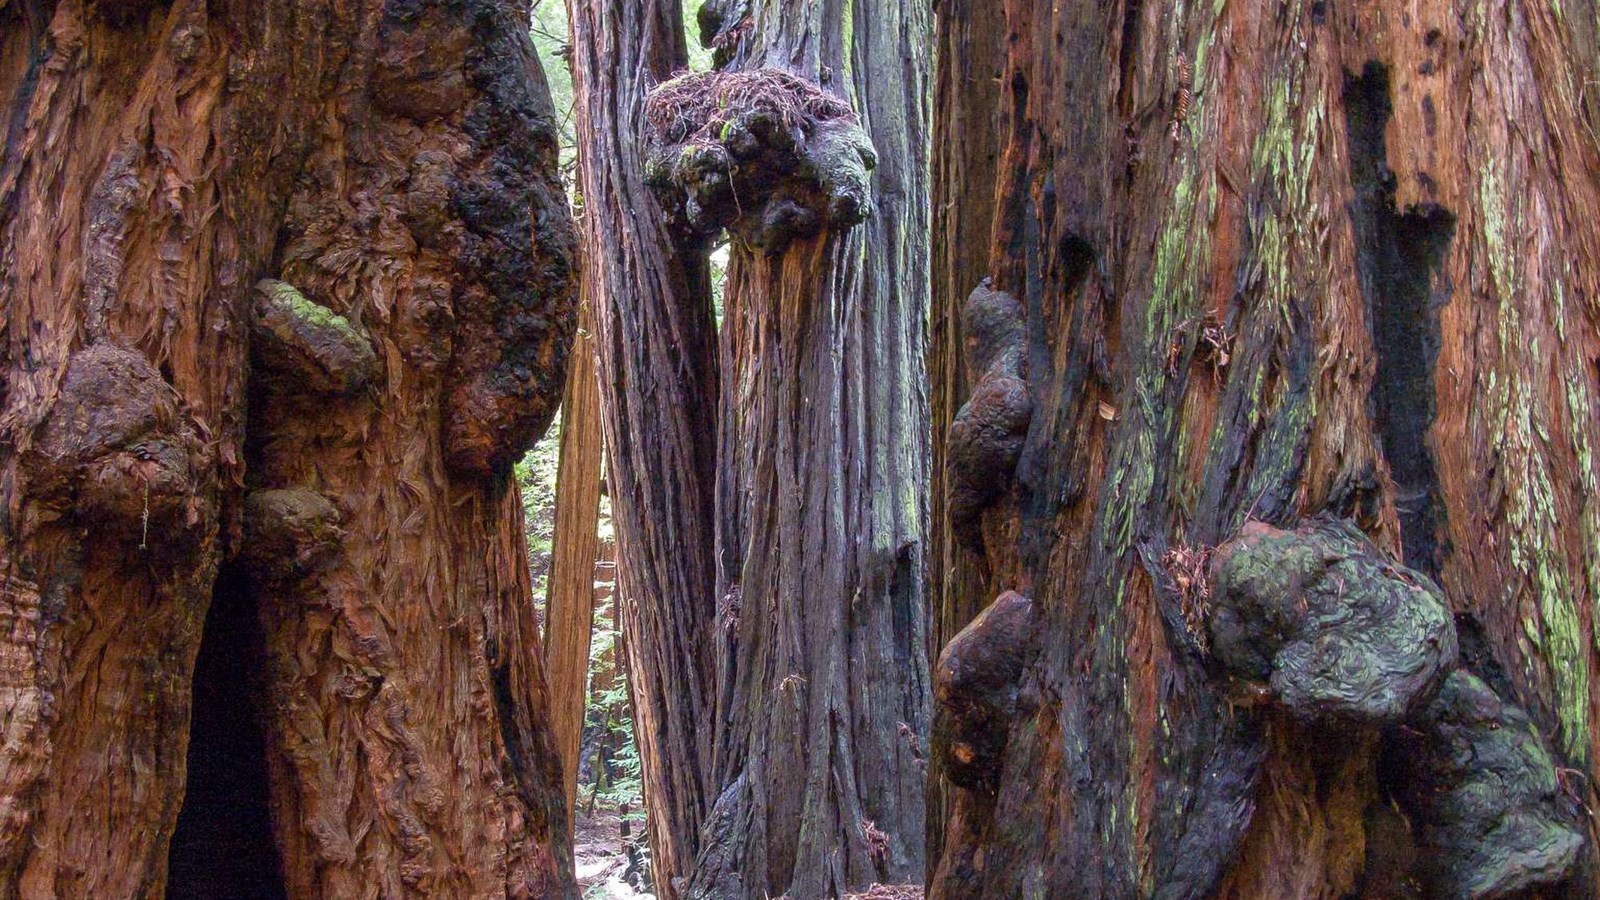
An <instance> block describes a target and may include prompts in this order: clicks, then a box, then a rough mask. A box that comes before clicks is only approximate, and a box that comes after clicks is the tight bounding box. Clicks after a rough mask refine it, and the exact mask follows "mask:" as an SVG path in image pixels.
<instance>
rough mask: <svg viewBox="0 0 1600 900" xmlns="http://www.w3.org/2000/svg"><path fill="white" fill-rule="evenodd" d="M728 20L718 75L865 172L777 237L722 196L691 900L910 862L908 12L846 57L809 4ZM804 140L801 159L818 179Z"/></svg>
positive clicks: (915, 415) (920, 227)
mask: <svg viewBox="0 0 1600 900" xmlns="http://www.w3.org/2000/svg"><path fill="white" fill-rule="evenodd" d="M750 16H751V20H750V21H749V22H748V23H746V24H744V25H741V24H740V23H739V22H732V21H723V22H720V23H718V24H719V25H720V28H719V29H718V30H719V32H720V33H721V34H723V35H736V36H735V37H733V38H732V40H731V42H728V43H724V47H725V50H724V52H725V53H728V54H729V55H730V56H731V57H732V59H731V60H730V64H731V68H732V69H735V70H742V71H745V72H754V71H762V70H768V71H770V70H771V69H779V70H784V71H791V72H795V73H797V74H799V75H801V76H802V77H804V78H806V79H808V80H810V81H811V82H812V83H815V84H820V85H821V86H822V87H823V89H824V90H832V91H837V92H839V93H840V94H842V95H845V96H847V97H849V98H850V99H851V100H852V101H853V104H852V105H853V106H854V107H855V109H856V110H857V111H858V115H859V116H860V127H861V129H862V131H863V132H864V134H865V136H866V137H867V139H868V140H869V141H870V143H871V145H872V147H873V150H874V152H875V154H876V167H875V169H874V171H873V173H872V178H871V191H872V204H873V205H872V208H871V213H870V215H869V216H868V217H867V218H866V221H865V222H864V223H863V224H862V225H861V226H859V227H857V228H855V229H851V230H849V231H840V230H837V229H831V230H825V231H823V232H822V233H821V234H819V235H817V236H815V237H801V238H798V239H795V240H793V242H792V243H790V242H784V243H771V241H773V240H774V238H773V237H772V235H771V234H770V232H765V233H762V234H760V235H759V236H758V237H757V238H754V239H753V238H751V237H750V236H748V235H747V234H745V230H746V229H748V228H749V227H750V225H749V224H748V223H749V222H756V223H759V224H760V225H762V226H764V225H765V222H763V221H762V216H763V215H765V217H766V220H767V221H770V220H771V218H772V215H771V210H772V209H773V208H774V207H775V206H776V205H777V204H778V203H780V202H782V201H781V200H774V201H772V205H770V206H768V207H767V209H766V210H763V209H762V200H761V199H760V198H752V197H739V196H738V194H739V190H738V187H737V186H736V187H735V189H734V193H735V196H736V198H737V199H738V200H739V201H740V202H742V204H744V205H745V206H746V207H747V208H746V209H743V210H740V211H739V212H738V213H737V216H738V217H737V218H736V219H735V220H733V221H731V222H729V223H728V224H729V227H730V229H731V230H732V231H733V232H734V234H735V240H734V243H733V252H732V256H731V264H730V269H729V278H728V284H727V288H726V293H725V300H724V308H725V312H724V316H725V321H724V326H723V328H724V332H723V356H722V361H723V365H724V382H723V403H722V412H723V421H722V426H721V427H722V442H721V447H722V455H721V457H720V459H719V468H720V480H719V489H718V496H719V511H718V512H719V524H718V527H719V532H718V552H719V556H718V564H719V577H720V583H721V585H722V590H721V594H722V595H723V596H728V597H736V598H738V600H737V603H738V606H737V607H735V608H734V610H733V611H731V613H730V615H731V616H732V617H733V619H734V624H733V625H731V626H730V627H729V629H728V631H727V638H728V639H727V640H726V642H725V647H724V649H723V650H722V654H723V658H726V659H727V660H729V666H728V668H726V669H724V670H722V671H723V678H722V682H721V688H720V689H719V692H718V697H719V722H726V723H727V730H726V732H725V733H724V734H721V735H719V740H718V746H717V760H716V766H717V768H716V783H717V784H718V785H719V786H720V788H721V795H720V797H719V798H718V800H717V803H716V806H715V808H714V809H713V811H712V812H711V814H710V820H709V821H708V823H707V826H706V829H705V834H704V837H703V839H702V840H703V846H702V848H701V858H700V860H699V861H698V864H697V868H696V873H695V880H694V886H693V889H692V890H691V894H694V895H696V896H704V897H760V896H762V895H763V894H764V893H765V894H768V895H772V896H777V895H779V894H784V893H788V894H791V895H792V896H796V897H828V896H836V895H838V894H840V893H841V892H843V891H844V890H845V889H846V888H849V887H858V886H861V885H864V884H869V883H871V882H872V881H874V880H883V881H905V880H911V879H915V878H917V877H918V876H920V873H921V871H922V867H923V862H922V860H923V855H922V851H923V841H924V836H923V834H922V823H923V797H922V781H923V774H924V768H923V764H922V760H921V752H922V748H921V742H922V741H924V740H925V739H926V735H927V733H928V731H927V711H926V710H927V705H926V704H927V697H928V694H927V691H928V681H927V668H926V662H925V659H926V657H925V656H924V655H923V654H924V650H923V648H924V647H925V646H926V643H925V642H926V635H927V625H926V620H925V606H924V604H925V602H926V601H925V593H924V589H923V584H924V581H923V579H924V577H925V572H924V567H925V558H924V554H925V546H924V532H925V530H926V529H925V526H924V520H925V516H926V511H925V507H924V503H925V501H924V495H923V493H922V492H923V490H924V486H925V484H926V462H925V459H926V454H927V443H926V438H925V431H924V428H925V425H924V424H923V423H924V422H925V421H926V418H925V417H926V408H927V400H926V394H925V391H924V389H923V386H922V384H923V382H922V379H923V365H924V363H923V342H924V337H923V330H924V327H925V326H924V317H925V305H924V304H925V297H926V295H927V277H926V265H925V260H926V243H925V242H926V233H927V212H926V207H925V205H924V204H925V200H924V197H925V196H926V180H925V177H926V176H925V174H924V173H925V171H926V163H925V158H926V157H925V149H924V148H925V144H924V141H925V135H926V127H925V121H926V116H927V112H926V101H925V98H924V91H925V89H926V82H925V79H926V73H927V49H926V44H927V27H928V25H929V22H928V17H927V16H926V14H925V13H924V12H923V11H922V9H921V8H920V7H919V6H917V5H916V4H900V3H862V4H857V5H856V6H855V7H854V19H853V21H852V22H851V23H850V25H851V26H852V28H851V40H850V41H849V43H848V44H847V43H846V41H845V40H844V25H845V23H844V22H843V20H842V18H841V17H840V16H839V15H838V14H837V13H836V12H835V11H834V10H833V9H832V8H830V7H828V6H827V5H826V4H811V3H767V4H762V3H757V4H754V6H753V7H752V9H751V12H750ZM704 19H705V17H704V16H703V24H706V23H705V21H704ZM708 30H709V29H708ZM847 57H848V59H849V64H848V65H847V63H846V58H847ZM847 71H849V72H851V73H852V81H851V83H850V84H848V85H845V84H841V83H840V79H842V77H843V73H845V72H847ZM834 73H838V74H834ZM820 130H821V127H819V131H820ZM808 140H809V141H810V144H809V146H808V147H807V148H806V152H810V153H814V154H817V155H823V161H821V162H819V163H816V165H817V167H818V168H819V169H822V170H824V171H828V170H829V169H830V167H831V166H834V165H838V164H837V163H835V162H832V161H829V160H827V159H826V156H825V154H826V153H827V152H829V150H828V149H826V148H825V146H824V145H823V140H822V139H821V138H820V136H818V135H812V136H811V137H810V138H808ZM781 177H789V178H793V177H796V176H794V175H791V174H783V175H782V176H781ZM802 177H803V176H802ZM824 187H825V190H826V191H832V192H833V196H832V198H831V199H830V202H832V203H836V202H837V200H838V197H840V196H848V195H847V193H845V192H843V191H840V189H839V186H838V185H837V183H834V184H825V186H824ZM780 190H781V189H780ZM758 240H759V241H768V242H769V243H766V244H765V245H762V246H757V245H756V241H758ZM777 240H780V241H781V240H782V239H781V238H778V239H777Z"/></svg>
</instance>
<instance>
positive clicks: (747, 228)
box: [645, 69, 877, 252]
mask: <svg viewBox="0 0 1600 900" xmlns="http://www.w3.org/2000/svg"><path fill="white" fill-rule="evenodd" d="M645 116H646V119H647V120H648V122H649V126H650V132H651V134H650V149H649V153H648V155H647V157H646V161H645V178H646V180H647V181H648V182H649V184H650V185H651V187H652V188H654V189H655V191H656V193H657V195H658V196H659V197H660V198H661V203H662V206H663V208H664V209H665V210H666V211H667V213H668V215H669V216H671V217H672V218H673V219H674V220H675V221H677V222H679V223H680V224H682V225H683V226H685V227H687V228H688V229H690V230H691V231H693V232H695V233H698V234H702V235H713V234H716V233H717V232H718V231H720V230H722V229H724V228H725V229H727V230H728V231H729V233H731V234H732V235H734V236H735V237H736V238H738V239H739V240H740V241H742V242H744V243H745V244H746V245H748V246H751V247H756V248H759V249H762V250H766V251H769V252H777V251H779V250H782V249H783V248H784V247H786V246H787V245H788V244H789V243H790V242H791V241H794V240H796V239H800V238H806V237H811V236H814V235H817V234H820V233H822V232H823V231H824V230H828V229H833V230H843V229H846V228H849V227H851V226H853V225H856V224H857V223H859V222H861V221H862V220H863V219H864V218H866V216H867V214H868V212H870V210H871V208H872V190H871V187H870V185H869V182H868V173H869V172H870V171H871V170H872V168H873V166H874V165H876V164H877V155H876V154H875V153H874V152H873V149H872V143H871V141H870V140H869V139H868V138H867V134H866V132H865V131H863V130H862V128H861V126H860V125H859V124H858V123H857V121H856V116H855V113H854V112H852V111H851V109H850V107H849V105H848V104H846V103H845V102H844V101H843V100H841V99H839V98H838V97H834V96H832V95H830V94H827V93H824V92H823V91H821V90H819V89H817V88H816V87H815V86H813V85H811V84H810V83H808V82H806V81H804V80H802V79H800V78H796V77H795V76H793V75H790V74H788V73H787V72H782V71H779V70H776V69H756V70H753V71H749V72H699V73H690V74H686V75H681V76H679V77H677V78H674V79H672V80H671V81H668V82H665V83H663V84H661V85H659V86H657V87H656V88H655V89H654V90H653V91H651V92H650V96H649V98H648V100H647V101H646V103H645Z"/></svg>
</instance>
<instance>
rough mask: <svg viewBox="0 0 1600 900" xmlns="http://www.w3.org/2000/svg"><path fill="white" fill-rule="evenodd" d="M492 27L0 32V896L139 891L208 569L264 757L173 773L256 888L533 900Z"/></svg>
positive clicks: (530, 281) (514, 122) (385, 15)
mask: <svg viewBox="0 0 1600 900" xmlns="http://www.w3.org/2000/svg"><path fill="white" fill-rule="evenodd" d="M526 30H527V22H526V14H525V11H522V10H520V9H518V8H516V6H515V5H514V4H510V3H501V2H495V0H482V2H479V0H468V2H462V3H457V4H451V5H449V7H448V8H435V7H433V6H431V5H424V4H414V3H406V2H399V0H390V2H386V3H385V2H377V0H373V2H364V3H356V4H328V3H320V2H310V0H296V2H291V0H271V2H266V3H258V2H251V3H220V4H219V3H202V2H192V0H175V2H173V3H171V4H161V3H151V2H118V3H112V2H99V3H84V2H78V0H62V2H54V3H52V2H42V3H40V2H34V3H24V4H17V3H10V4H0V107H3V108H5V109H7V110H9V111H11V115H10V116H8V119H7V124H6V125H5V128H6V129H7V131H6V140H5V143H4V145H3V146H4V151H3V155H0V367H3V370H4V380H3V382H0V431H3V433H4V439H3V440H0V485H3V494H4V504H5V505H4V513H3V517H0V534H3V541H0V572H3V578H4V585H5V588H4V593H3V604H0V615H3V616H4V618H5V621H6V622H8V623H10V624H9V626H8V627H7V629H6V632H7V639H6V642H5V646H6V648H7V649H6V650H5V651H4V656H5V658H6V659H7V660H9V662H8V663H7V664H6V665H5V666H4V667H3V669H4V674H3V676H0V679H3V684H4V690H3V691H0V706H3V713H0V721H3V722H4V723H5V725H4V728H5V731H6V739H5V741H4V748H3V749H0V772H3V773H4V775H3V778H0V809H3V810H4V813H3V814H0V885H3V890H0V893H3V894H5V895H7V896H23V897H30V898H32V897H57V896H59V897H97V898H98V897H136V896H137V897H159V896H162V895H163V893H164V889H165V882H166V878H167V854H168V846H169V841H170V840H171V839H172V836H173V831H174V827H175V823H176V821H177V819H178V816H179V810H180V804H181V802H182V800H183V797H184V786H185V746H186V743H187V737H188V734H189V725H190V696H191V681H190V679H191V674H192V671H193V668H194V663H195V657H196V652H197V649H198V648H199V645H200V637H201V625H202V622H203V621H204V619H205V617H206V615H207V608H208V605H212V604H211V601H212V592H213V585H214V583H218V578H217V576H218V572H219V569H220V570H222V571H224V572H226V573H228V574H227V575H226V578H225V579H224V580H225V583H226V584H227V585H228V587H227V588H226V589H219V590H218V594H217V599H216V604H218V605H227V606H228V607H230V608H229V609H228V610H227V612H228V615H226V616H223V617H222V618H221V620H220V621H223V622H228V623H233V624H234V625H235V626H236V627H237V628H238V629H239V632H238V633H232V634H222V635H218V636H217V638H216V639H217V640H221V641H226V642H227V645H228V646H229V647H231V648H236V649H237V651H238V655H237V656H236V657H234V658H233V660H232V661H231V665H232V666H233V667H235V668H237V667H247V668H248V670H249V671H250V675H251V678H250V679H249V681H250V682H252V683H253V685H254V698H253V699H254V704H255V708H256V711H257V715H258V718H259V721H260V724H261V730H262V733H263V738H264V744H265V749H264V751H262V750H260V749H259V748H257V750H256V751H255V752H257V753H261V752H264V754H265V756H266V759H265V760H261V759H259V758H254V759H249V758H241V757H239V756H237V755H229V753H232V752H235V751H237V750H238V748H239V747H241V746H245V745H243V744H239V745H233V746H232V749H229V747H228V746H223V747H222V755H221V756H208V755H205V754H201V755H199V756H197V757H196V761H197V764H198V765H201V766H203V767H207V768H208V769H209V768H210V767H221V768H222V769H223V770H224V771H226V772H229V773H246V772H253V771H261V772H264V773H265V774H266V777H268V778H269V779H270V788H268V787H267V786H266V785H263V792H264V793H265V794H266V795H267V796H268V797H269V798H270V800H269V802H270V806H271V809H272V817H271V821H272V823H273V826H274V831H275V834H272V835H269V834H265V833H261V834H255V835H251V836H250V837H251V838H252V839H253V840H254V842H255V843H256V844H258V845H259V844H267V843H269V842H275V843H276V845H277V848H278V851H279V853H278V854H276V855H277V856H279V857H280V859H281V862H280V864H278V865H271V864H270V863H269V864H268V866H267V868H264V869H263V870H262V871H259V872H253V873H250V874H251V875H252V876H253V878H254V879H255V880H256V881H257V882H258V886H260V884H261V883H266V882H270V881H274V880H277V879H279V878H280V877H281V879H282V882H283V886H284V888H286V889H287V890H288V891H289V892H290V893H291V894H292V895H293V896H297V897H321V896H326V897H349V896H363V895H369V894H371V895H381V896H399V895H401V894H404V893H421V894H433V895H451V896H490V895H510V896H530V897H533V896H536V897H550V896H568V895H572V894H573V893H574V887H573V882H572V877H571V872H570V853H569V849H568V847H567V835H566V822H565V816H564V814H563V808H562V804H561V792H560V791H561V788H560V780H559V771H560V768H559V761H558V758H557V756H556V752H555V748H554V746H553V744H552V743H551V742H550V739H549V734H548V722H547V713H546V702H547V699H546V690H545V686H544V683H543V673H542V669H541V665H540V662H539V654H538V639H537V634H536V633H535V629H534V625H533V618H532V609H531V604H530V602H529V596H528V594H529V589H528V582H527V571H526V565H525V562H524V557H525V549H524V547H523V543H522V538H521V532H520V508H519V503H518V501H517V497H516V491H515V488H514V486H513V485H512V484H511V482H510V480H509V478H508V473H507V470H508V467H509V465H510V463H511V462H512V461H513V460H514V459H515V458H516V457H517V456H518V455H520V453H521V452H522V451H523V450H525V449H526V447H527V446H528V444H529V443H531V442H532V440H534V439H535V438H536V437H537V436H538V435H539V434H540V433H541V432H542V431H543V429H544V428H545V426H546V424H547V423H548V421H549V416H550V413H551V411H552V410H553V408H554V406H555V403H556V401H557V399H558V397H559V393H560V385H561V381H562V377H563V373H564V370H565V354H566V346H567V343H568V341H569V340H570V336H571V327H572V326H571V321H572V317H571V313H572V298H571V291H570V285H571V253H572V247H571V234H570V225H569V223H568V219H567V214H566V212H565V206H564V200H563V197H562V195H561V192H560V190H559V186H558V185H557V183H556V180H555V177H554V165H555V147H554V140H553V124H552V122H551V116H550V106H549V101H548V98H547V96H546V91H545V88H544V86H543V81H542V77H541V75H540V73H539V71H538V68H537V63H536V62H535V61H534V59H533V55H532V48H531V46H530V45H529V42H528V40H527V35H526ZM261 279H267V280H264V281H262V280H261ZM258 281H259V283H258ZM252 620H255V621H257V622H259V628H258V629H257V628H255V627H253V626H252V625H251V622H252ZM211 631H212V632H215V631H216V629H212V630H211ZM207 639H208V640H211V637H209V636H208V638H207ZM223 668H226V666H224V667H223ZM208 671H212V670H211V669H209V668H208ZM247 693H248V691H247V689H246V685H245V679H240V680H239V694H238V695H237V696H233V697H231V698H227V702H229V703H231V704H232V705H234V706H242V705H246V704H249V703H251V702H252V698H251V697H250V696H248V695H247ZM204 724H205V723H202V725H204ZM197 730H204V729H197ZM211 731H212V732H213V733H214V731H215V729H211ZM245 752H249V751H248V750H246V751H245ZM194 774H195V776H196V777H197V778H210V779H215V778H216V777H217V772H215V771H206V772H196V773H194ZM240 777H245V776H243V775H242V774H241V775H240ZM208 814H213V815H215V814H220V815H227V814H228V811H227V810H226V809H223V810H220V811H218V810H212V812H211V813H207V812H206V811H205V810H200V809H196V810H190V811H188V812H186V814H185V818H186V819H195V818H199V819H203V818H204V817H205V816H206V815H208ZM265 822H266V819H265V818H264V817H263V818H262V819H261V823H262V825H263V826H264V825H265ZM192 824H193V826H194V827H193V828H192V829H186V834H189V835H190V836H191V837H192V839H193V841H194V842H196V843H193V844H185V846H184V847H183V848H182V850H181V852H183V853H186V854H189V855H190V860H189V861H190V862H192V861H193V860H194V859H195V858H199V859H200V860H201V863H200V866H201V870H203V867H204V865H206V864H210V865H213V866H225V865H226V863H227V861H228V857H227V855H226V854H225V853H221V852H219V851H221V850H223V849H225V848H219V847H215V846H210V847H208V846H207V845H206V843H205V842H206V841H207V840H209V839H210V838H211V837H212V836H214V835H215V834H216V833H217V832H216V831H215V829H214V828H212V827H211V826H214V825H215V824H216V823H207V822H204V821H194V822H193V823H192ZM188 840H189V838H185V839H184V841H180V843H184V842H185V841H188ZM250 855H251V856H252V858H258V859H267V860H271V857H272V856H273V855H274V854H272V853H270V852H265V853H254V854H250ZM207 858H210V859H209V863H207ZM273 869H279V870H281V871H272V870H273ZM183 871H185V872H193V871H196V869H194V868H193V867H191V866H188V865H187V864H186V866H185V867H184V869H183ZM186 877H187V876H186ZM206 884H207V882H206V881H205V880H203V878H202V880H199V881H196V882H193V883H190V884H185V885H183V886H182V887H181V888H180V887H178V886H175V890H180V891H182V890H194V889H200V890H204V889H205V887H206Z"/></svg>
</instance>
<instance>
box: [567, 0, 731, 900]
mask: <svg viewBox="0 0 1600 900" xmlns="http://www.w3.org/2000/svg"><path fill="white" fill-rule="evenodd" d="M567 9H568V21H569V22H570V23H571V33H572V41H571V43H572V48H573V60H572V62H573V66H572V68H573V86H574V91H575V94H576V98H575V106H576V112H577V133H578V144H579V146H580V147H581V148H582V149H581V152H580V154H579V167H580V170H581V173H582V179H581V186H582V192H583V198H584V220H583V225H584V228H583V238H584V249H585V252H584V254H583V256H584V279H583V281H584V285H585V290H586V291H591V292H592V293H590V296H591V298H592V303H593V306H592V308H593V310H594V313H595V339H596V341H597V342H598V344H597V348H596V349H597V356H598V368H599V377H600V385H601V396H602V406H603V409H604V417H603V421H604V426H605V428H604V433H605V446H606V459H607V471H608V484H609V488H610V497H611V509H612V516H613V521H614V522H615V525H616V533H617V563H618V565H617V582H618V591H619V593H620V595H621V603H622V606H621V610H622V619H623V627H622V635H623V640H624V652H623V656H624V658H625V659H626V660H627V661H628V667H629V668H628V671H629V679H628V683H629V689H630V691H631V692H632V697H633V710H634V717H635V718H634V735H635V738H636V740H637V741H638V744H639V756H640V760H641V763H642V766H643V782H644V792H645V796H646V797H647V798H648V802H647V803H646V815H647V816H648V826H649V834H650V861H651V866H652V869H653V871H654V875H655V881H656V886H657V891H658V893H659V894H660V896H662V897H664V898H667V900H671V898H673V897H676V896H678V890H679V889H680V885H681V884H682V883H683V880H684V879H686V878H687V877H688V874H689V870H690V868H691V866H692V865H693V863H694V857H695V851H696V848H697V846H698V845H697V836H698V834H699V830H700V822H701V820H702V818H703V817H704V815H705V811H706V808H707V806H708V804H709V802H710V799H711V798H710V797H709V796H708V794H710V792H711V788H710V786H709V785H708V784H707V782H706V779H707V778H708V777H709V775H710V759H711V746H712V739H713V732H714V729H713V728H712V727H710V724H711V722H712V703H713V700H712V693H711V692H712V670H711V652H710V650H711V648H710V646H709V641H708V640H707V635H708V634H709V633H710V629H711V627H712V620H713V619H714V617H715V615H716V608H717V595H716V594H715V591H716V577H715V568H714V564H713V547H714V544H713V537H714V534H715V530H714V525H713V510H714V507H713V493H712V479H713V473H714V471H715V468H714V467H715V464H716V446H715V440H716V397H717V366H716V356H715V354H716V324H715V322H714V320H713V319H712V309H711V289H710V277H709V269H708V266H707V262H706V259H705V256H704V254H703V253H701V252H697V250H696V248H695V247H692V246H685V245H683V244H682V243H681V237H680V236H678V235H675V234H673V233H672V231H671V229H670V228H669V226H668V225H667V224H666V223H665V217H664V216H663V215H662V214H661V212H660V208H659V205H658V204H657V202H656V199H655V196H654V194H653V192H652V191H651V190H650V189H649V188H648V187H647V186H646V184H645V182H644V142H645V128H644V118H643V115H644V97H645V94H646V93H647V92H648V91H649V89H650V87H651V86H652V85H653V84H655V83H656V82H658V81H663V80H665V79H666V78H667V77H668V76H669V75H670V74H671V73H672V72H673V71H675V70H677V69H679V68H681V67H682V66H683V64H684V60H685V59H686V48H685V44H684V38H683V24H682V10H681V9H680V7H679V5H678V3H677V2H676V0H650V2H640V0H569V2H568V6H567Z"/></svg>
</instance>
